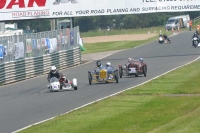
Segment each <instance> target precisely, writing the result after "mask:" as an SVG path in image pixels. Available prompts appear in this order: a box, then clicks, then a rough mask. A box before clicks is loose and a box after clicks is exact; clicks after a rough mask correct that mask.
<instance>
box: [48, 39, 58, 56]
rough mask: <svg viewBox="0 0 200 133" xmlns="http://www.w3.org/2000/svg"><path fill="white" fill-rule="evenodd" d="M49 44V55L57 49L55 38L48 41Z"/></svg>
mask: <svg viewBox="0 0 200 133" xmlns="http://www.w3.org/2000/svg"><path fill="white" fill-rule="evenodd" d="M49 42H50V49H49V53H53V52H54V51H56V49H57V39H56V38H52V39H49Z"/></svg>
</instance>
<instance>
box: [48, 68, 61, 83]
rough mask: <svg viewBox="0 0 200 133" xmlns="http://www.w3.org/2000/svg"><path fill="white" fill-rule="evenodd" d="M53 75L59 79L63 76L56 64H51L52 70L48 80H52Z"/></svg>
mask: <svg viewBox="0 0 200 133" xmlns="http://www.w3.org/2000/svg"><path fill="white" fill-rule="evenodd" d="M52 77H56V78H57V79H60V77H61V74H60V73H59V72H58V71H57V69H56V67H55V66H51V70H50V72H49V74H48V77H47V80H48V82H49V81H50V79H51V78H52Z"/></svg>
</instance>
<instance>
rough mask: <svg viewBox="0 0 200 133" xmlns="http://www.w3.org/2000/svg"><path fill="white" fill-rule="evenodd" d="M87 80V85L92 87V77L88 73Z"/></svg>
mask: <svg viewBox="0 0 200 133" xmlns="http://www.w3.org/2000/svg"><path fill="white" fill-rule="evenodd" d="M88 80H89V85H92V75H91V72H88Z"/></svg>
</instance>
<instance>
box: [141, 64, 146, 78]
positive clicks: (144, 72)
mask: <svg viewBox="0 0 200 133" xmlns="http://www.w3.org/2000/svg"><path fill="white" fill-rule="evenodd" d="M142 69H143V74H144V76H145V77H146V76H147V67H146V66H144V67H143V68H142Z"/></svg>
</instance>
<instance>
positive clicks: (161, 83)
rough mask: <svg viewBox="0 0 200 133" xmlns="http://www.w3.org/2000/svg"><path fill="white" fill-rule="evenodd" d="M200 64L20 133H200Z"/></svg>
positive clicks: (199, 62) (196, 63)
mask: <svg viewBox="0 0 200 133" xmlns="http://www.w3.org/2000/svg"><path fill="white" fill-rule="evenodd" d="M199 65H200V61H196V62H194V63H192V64H190V65H187V66H185V67H182V68H179V69H177V70H176V71H172V72H170V73H168V74H166V75H163V76H161V77H160V78H157V79H154V80H152V81H151V82H148V83H146V84H144V85H141V86H139V87H136V88H134V89H131V90H127V91H125V92H123V93H120V94H118V95H116V96H113V97H110V98H107V99H105V100H102V101H100V102H97V103H94V104H92V105H89V106H87V107H84V108H81V109H79V110H76V111H73V112H71V113H69V114H67V115H63V116H59V117H57V118H55V119H54V120H50V121H47V122H45V123H42V124H39V125H35V126H32V127H30V128H28V129H26V130H24V131H21V132H20V133H32V132H34V133H55V132H59V133H66V132H70V133H94V132H95V133H111V132H112V133H133V132H134V133H161V132H162V133H169V132H170V133H177V132H181V133H194V132H200V128H199V125H200V113H199V112H200V89H199V86H200V82H199V79H200V69H197V68H198V67H199ZM194 70H195V71H194Z"/></svg>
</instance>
